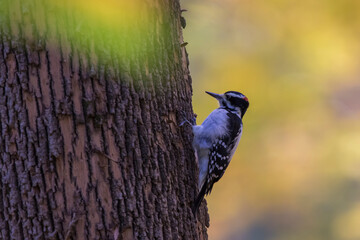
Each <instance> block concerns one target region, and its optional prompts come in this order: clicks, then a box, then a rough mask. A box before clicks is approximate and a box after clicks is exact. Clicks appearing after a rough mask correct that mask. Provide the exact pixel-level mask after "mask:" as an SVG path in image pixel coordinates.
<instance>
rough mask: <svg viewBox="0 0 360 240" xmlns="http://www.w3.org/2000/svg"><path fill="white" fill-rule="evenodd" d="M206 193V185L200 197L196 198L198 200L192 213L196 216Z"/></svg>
mask: <svg viewBox="0 0 360 240" xmlns="http://www.w3.org/2000/svg"><path fill="white" fill-rule="evenodd" d="M205 193H206V184H203V186H202V188H201V191H200V192H199V194H198V196H197V197H196V200H195V202H194V205H193V207H192V212H193V214H194V215H195V214H196V212H197V210H198V209H199V207H200V204H201V202H202V200H203V199H204V196H205Z"/></svg>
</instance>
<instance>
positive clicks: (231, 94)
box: [226, 93, 244, 98]
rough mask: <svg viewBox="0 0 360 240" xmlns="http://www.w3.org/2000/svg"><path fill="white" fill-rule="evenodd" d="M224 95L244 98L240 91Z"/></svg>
mask: <svg viewBox="0 0 360 240" xmlns="http://www.w3.org/2000/svg"><path fill="white" fill-rule="evenodd" d="M226 95H228V96H230V97H235V98H244V95H242V94H241V93H239V94H236V93H227V94H226Z"/></svg>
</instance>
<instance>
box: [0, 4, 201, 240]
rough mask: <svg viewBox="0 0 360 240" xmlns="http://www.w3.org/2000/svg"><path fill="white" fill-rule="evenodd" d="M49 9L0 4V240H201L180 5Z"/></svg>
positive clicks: (33, 5)
mask: <svg viewBox="0 0 360 240" xmlns="http://www.w3.org/2000/svg"><path fill="white" fill-rule="evenodd" d="M51 2H55V1H47V0H29V1H20V0H15V1H8V0H0V126H1V136H0V153H1V156H0V157H1V160H0V168H1V170H0V181H1V183H0V193H1V195H0V231H1V232H0V238H1V239H126V240H127V239H207V234H206V225H208V215H207V212H206V208H205V206H203V208H202V209H201V211H200V214H199V215H198V219H196V218H195V217H194V216H193V215H192V213H191V204H192V202H193V200H194V198H195V195H196V192H197V189H196V182H197V179H196V178H197V176H196V175H197V167H196V163H195V160H194V155H193V150H192V147H191V141H192V134H191V130H190V128H189V127H184V128H180V127H179V126H178V124H179V122H180V121H181V120H183V119H185V118H187V119H190V118H191V116H192V106H191V95H192V89H191V78H190V75H189V70H188V66H187V61H186V56H185V49H184V48H182V47H181V42H182V35H181V27H180V14H181V13H180V6H179V2H178V0H175V1H171V0H168V1H163V0H147V1H146V0H142V1H140V0H139V1H134V2H137V4H138V5H131V6H130V5H128V4H125V0H123V1H118V3H116V4H115V3H114V2H116V1H108V3H104V2H106V1H104V2H103V1H99V4H100V3H101V4H111V3H112V4H115V5H114V6H113V5H110V8H109V9H110V10H113V11H115V15H116V16H115V17H117V18H125V17H124V16H128V17H127V18H126V19H125V20H127V21H125V20H124V19H123V20H124V21H122V22H119V23H118V25H119V26H118V25H116V21H115V27H113V28H111V27H109V26H107V23H106V22H101V21H100V23H99V21H98V19H95V20H94V19H91V17H89V16H87V14H88V11H95V13H96V14H97V12H96V11H97V8H91V4H92V3H94V2H92V1H87V2H86V3H85V2H82V3H81V1H79V2H80V3H79V2H77V1H75V0H73V1H63V2H62V3H61V4H59V3H57V4H56V5H55V4H54V3H51ZM74 2H76V4H77V3H78V5H76V4H75V3H74ZM130 2H131V1H130ZM84 3H85V4H84ZM81 4H84V5H81ZM87 6H90V7H89V8H86V7H87ZM99 8H101V6H99ZM117 8H119V9H120V10H119V11H120V12H117V11H118V10H117ZM128 8H131V9H132V10H134V9H135V10H136V11H137V14H136V16H135V17H134V16H130V15H129V14H128V15H126V14H127V11H130V10H129V9H128ZM114 9H115V10H114ZM101 10H102V9H99V15H100V18H101V17H105V16H107V14H109V13H108V12H106V13H105V14H104V15H101V12H100V11H101ZM110 14H111V13H110ZM90 15H91V14H90ZM98 17H99V16H98ZM131 17H133V19H132V18H131ZM130 19H131V20H133V21H128V20H130ZM145 22H146V25H144V23H145ZM124 23H126V24H125V25H124ZM121 24H122V25H121ZM120 25H121V26H120ZM144 26H145V27H144ZM114 29H116V30H114ZM99 32H100V33H99Z"/></svg>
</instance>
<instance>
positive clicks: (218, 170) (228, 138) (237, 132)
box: [204, 111, 242, 195]
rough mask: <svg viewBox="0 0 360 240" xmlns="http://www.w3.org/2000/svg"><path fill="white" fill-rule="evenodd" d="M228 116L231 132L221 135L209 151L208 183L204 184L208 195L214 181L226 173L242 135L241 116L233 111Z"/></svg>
mask: <svg viewBox="0 0 360 240" xmlns="http://www.w3.org/2000/svg"><path fill="white" fill-rule="evenodd" d="M227 116H228V117H229V121H228V129H229V131H228V133H229V134H226V135H224V136H221V137H219V138H218V139H217V140H216V141H215V142H214V143H213V145H212V147H211V149H210V151H209V169H208V175H207V178H206V184H204V185H206V186H207V189H206V191H205V194H206V195H207V194H210V193H211V190H212V187H213V185H214V183H216V182H217V181H219V180H220V178H221V177H222V176H223V175H224V173H225V170H226V168H227V167H228V165H229V163H230V161H231V158H232V156H233V155H234V152H235V150H236V147H237V145H238V143H239V140H240V137H241V132H242V121H241V118H240V117H239V115H238V114H235V113H233V112H231V111H229V112H228V113H227Z"/></svg>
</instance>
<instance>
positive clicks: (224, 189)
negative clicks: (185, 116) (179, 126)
mask: <svg viewBox="0 0 360 240" xmlns="http://www.w3.org/2000/svg"><path fill="white" fill-rule="evenodd" d="M181 5H182V8H183V9H187V10H188V11H187V12H184V13H183V14H182V15H183V16H184V17H185V18H186V21H187V27H186V28H185V29H184V40H185V41H186V42H188V43H189V44H188V45H187V46H186V48H187V51H188V53H189V59H190V71H191V75H192V77H193V90H194V96H193V106H194V111H195V113H197V115H198V118H197V121H198V124H199V123H201V122H202V121H203V120H204V119H205V118H206V116H207V115H208V114H209V113H210V112H211V111H212V110H213V109H214V108H216V107H217V106H218V105H217V102H216V101H215V100H214V99H212V98H211V97H210V96H208V95H207V94H205V93H204V91H205V90H208V91H212V92H216V93H223V92H225V91H228V90H236V91H240V92H242V93H244V94H245V95H246V96H247V97H248V98H249V101H250V108H249V110H248V111H247V113H246V115H245V117H244V125H245V127H244V132H243V135H242V140H241V141H240V144H239V147H238V150H237V151H236V154H235V156H234V158H233V160H232V162H231V163H230V167H229V168H228V170H227V172H226V173H225V175H224V177H223V178H222V180H221V181H220V182H218V183H217V184H215V186H214V189H213V190H214V191H213V192H212V194H211V195H210V196H208V197H207V202H208V208H209V213H210V228H209V239H211V240H223V239H225V240H230V239H231V240H232V239H234V240H235V239H241V240H304V239H306V240H359V239H360V1H358V0H342V1H336V0H317V1H313V0H304V1H295V0H286V1H285V0H269V1H249V0H237V1H235V0H207V1H204V0H181Z"/></svg>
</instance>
